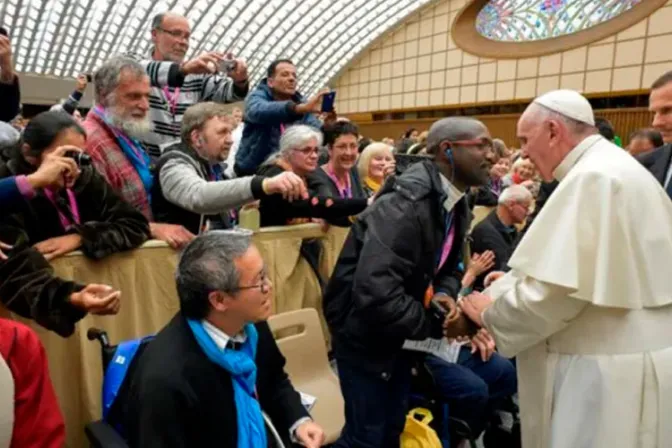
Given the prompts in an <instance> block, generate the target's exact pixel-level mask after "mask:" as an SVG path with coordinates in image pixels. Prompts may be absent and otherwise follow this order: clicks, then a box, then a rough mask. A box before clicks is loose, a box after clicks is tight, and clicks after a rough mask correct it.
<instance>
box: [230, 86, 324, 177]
mask: <svg viewBox="0 0 672 448" xmlns="http://www.w3.org/2000/svg"><path fill="white" fill-rule="evenodd" d="M291 102H294V103H297V104H298V103H302V102H304V101H303V97H302V96H301V94H299V93H298V92H297V93H296V94H295V95H294V97H293V98H292V101H276V100H274V99H273V92H272V91H271V88H270V87H268V84H267V83H266V79H265V78H264V79H262V80H261V81H260V82H259V84H258V85H257V87H256V88H255V89H254V91H253V92H252V93H250V94H249V95H248V96H247V99H246V100H245V117H244V120H245V127H244V128H243V137H242V139H241V141H240V147H239V148H238V152H236V173H237V174H238V175H251V174H254V173H255V172H256V171H257V168H258V167H259V165H261V164H262V163H263V162H264V160H266V159H267V158H268V156H270V155H271V154H273V153H274V152H276V151H277V150H278V149H279V147H280V134H281V126H284V127H287V126H291V125H293V124H307V125H309V126H313V127H315V128H317V129H320V127H321V126H322V123H320V120H318V119H317V118H316V117H315V116H314V115H313V114H306V115H301V114H296V113H294V112H292V111H291V109H290V103H291Z"/></svg>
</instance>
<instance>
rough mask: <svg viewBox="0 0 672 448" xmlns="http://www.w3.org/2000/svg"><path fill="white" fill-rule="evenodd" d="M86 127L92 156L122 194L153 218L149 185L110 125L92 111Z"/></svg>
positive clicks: (111, 183)
mask: <svg viewBox="0 0 672 448" xmlns="http://www.w3.org/2000/svg"><path fill="white" fill-rule="evenodd" d="M84 129H86V152H87V154H89V155H90V156H91V160H92V162H93V166H94V167H95V168H96V169H97V170H98V172H99V173H100V174H101V175H102V176H103V177H104V178H105V180H106V181H107V183H108V184H110V185H111V186H112V189H113V190H114V191H115V192H116V193H117V194H118V195H119V196H121V197H122V198H123V199H124V200H125V201H126V202H128V203H129V204H131V205H132V206H133V207H135V208H136V209H138V210H140V212H141V213H142V214H143V215H145V217H146V218H147V219H148V220H149V221H150V222H152V221H153V219H152V209H151V207H150V205H149V198H148V197H147V192H146V191H145V187H144V185H143V184H142V181H141V180H140V176H138V173H137V171H136V170H135V168H134V167H133V164H132V163H131V162H129V160H128V158H126V154H124V151H123V150H122V149H121V147H120V146H119V143H118V142H117V139H116V138H115V136H114V134H113V133H112V131H111V130H110V128H109V127H108V126H107V124H105V122H104V121H103V120H101V119H100V117H98V116H97V115H96V114H94V113H89V114H88V115H87V117H86V120H85V121H84Z"/></svg>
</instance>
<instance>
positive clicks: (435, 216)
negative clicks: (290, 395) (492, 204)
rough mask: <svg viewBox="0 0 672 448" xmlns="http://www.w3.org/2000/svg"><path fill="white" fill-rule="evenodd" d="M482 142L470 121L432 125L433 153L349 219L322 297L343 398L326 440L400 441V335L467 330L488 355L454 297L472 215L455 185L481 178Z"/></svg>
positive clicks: (404, 373)
mask: <svg viewBox="0 0 672 448" xmlns="http://www.w3.org/2000/svg"><path fill="white" fill-rule="evenodd" d="M491 145H492V142H491V139H490V135H489V133H488V130H487V128H486V127H485V126H484V125H483V123H481V122H479V121H477V120H474V119H471V118H465V117H454V118H446V119H443V120H440V121H438V122H436V123H434V125H433V126H432V127H431V129H430V131H429V136H428V139H427V152H428V154H430V155H432V156H433V161H424V162H421V163H416V164H414V165H412V166H410V167H409V168H408V169H407V170H406V171H405V172H404V173H403V174H402V175H400V176H396V177H395V178H394V179H393V181H388V182H387V183H386V184H385V186H384V187H383V188H382V190H381V191H380V192H379V195H378V199H377V200H376V201H375V202H374V203H373V205H372V206H370V207H369V208H368V209H367V210H366V211H364V212H363V213H362V214H361V215H360V216H359V218H358V219H357V221H355V223H354V224H353V225H352V230H351V231H350V235H349V236H348V239H347V240H346V242H345V245H344V246H343V250H342V251H341V254H340V257H339V260H338V263H337V265H336V268H335V269H334V272H333V275H332V277H331V279H330V282H329V285H328V286H327V290H326V292H325V297H324V314H325V317H326V319H327V323H328V324H329V328H330V330H331V334H332V348H333V353H334V356H335V358H336V361H337V366H338V372H339V377H340V380H341V381H340V383H341V390H342V392H343V397H344V399H345V419H346V423H345V427H344V428H343V432H342V433H341V438H340V439H339V440H338V442H337V443H336V444H335V446H337V447H339V448H346V447H352V448H354V447H357V448H384V447H391V446H399V437H400V434H401V432H402V431H403V428H404V421H405V415H406V412H407V411H408V394H409V389H410V381H411V369H412V364H413V363H414V362H415V361H414V358H415V357H414V356H413V352H410V351H406V350H403V349H402V346H403V344H404V342H405V341H406V340H424V339H426V338H429V337H432V338H441V337H442V330H443V331H445V334H446V335H449V336H451V337H456V336H466V335H471V336H473V339H472V345H473V349H474V350H478V351H480V352H481V355H482V357H483V360H484V361H485V360H488V359H489V358H490V357H491V356H492V353H493V351H494V342H493V340H492V338H491V337H490V336H489V335H488V334H487V332H482V331H481V332H478V333H476V334H474V330H473V328H474V327H473V326H470V325H469V324H468V322H467V320H466V318H465V317H464V316H462V315H461V313H460V311H459V310H458V309H457V307H456V304H455V299H456V298H457V296H458V292H459V290H460V280H459V278H460V276H461V274H460V273H459V272H458V265H459V263H460V261H461V258H462V245H463V242H464V239H465V236H466V233H467V231H468V230H469V226H470V221H471V218H470V215H471V214H470V211H469V206H468V204H467V200H466V198H465V195H464V192H465V191H466V190H467V189H468V188H469V187H471V186H478V185H483V184H485V182H487V180H488V172H489V168H490V164H489V162H488V160H487V158H488V155H489V152H490V151H492V148H491ZM421 359H422V357H420V360H421Z"/></svg>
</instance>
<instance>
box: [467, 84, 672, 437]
mask: <svg viewBox="0 0 672 448" xmlns="http://www.w3.org/2000/svg"><path fill="white" fill-rule="evenodd" d="M594 124H595V122H594V116H593V110H592V108H591V106H590V104H589V103H588V101H587V100H586V99H585V98H584V97H582V96H581V95H579V94H578V93H576V92H574V91H569V90H561V91H554V92H549V93H547V94H545V95H542V96H540V97H539V98H537V99H536V100H534V102H533V103H532V104H531V105H530V106H529V107H528V108H527V110H526V111H525V113H524V114H523V115H522V117H521V118H520V121H519V122H518V137H519V138H520V142H521V145H522V150H523V153H524V155H526V156H529V158H530V160H531V161H532V162H533V163H534V164H535V165H536V167H537V169H538V170H539V172H540V173H541V175H542V177H543V178H544V180H545V181H550V180H552V179H553V178H555V179H556V180H558V181H559V185H558V187H557V189H556V190H555V192H554V193H553V195H552V196H551V197H550V198H549V200H548V202H547V203H546V205H545V207H544V208H543V210H542V211H541V212H540V213H539V215H538V216H537V218H536V220H535V221H534V223H533V224H532V226H531V227H530V229H529V230H528V231H527V234H526V235H525V237H524V238H523V239H522V241H521V242H520V244H519V246H518V248H517V249H516V251H515V252H514V254H513V256H512V257H511V258H510V260H509V262H508V264H509V267H510V268H511V271H510V272H509V273H507V274H506V275H504V276H503V277H501V278H500V279H499V280H498V281H496V282H495V283H493V284H492V286H491V287H490V288H489V289H488V290H486V291H484V294H479V293H475V294H472V295H471V296H469V297H467V298H465V299H463V300H461V301H460V303H459V305H460V307H461V309H462V310H463V312H464V313H466V314H467V315H468V316H469V317H470V318H471V319H472V320H473V321H474V322H476V323H477V324H479V325H482V326H483V327H485V328H487V330H488V331H489V332H490V334H491V335H492V336H494V338H495V341H496V343H497V347H498V349H499V351H500V352H501V354H503V355H504V356H507V357H513V356H516V357H517V368H518V375H519V376H518V384H519V395H520V407H521V417H522V433H523V447H524V448H570V447H571V448H668V447H672V426H671V425H669V424H668V423H667V421H666V419H667V418H668V417H669V416H670V415H672V325H670V323H671V322H672V282H671V281H670V276H669V272H668V271H669V263H670V260H672V233H670V228H671V227H672V203H670V200H669V198H668V197H667V194H666V193H665V190H663V188H662V187H661V186H660V185H659V184H658V182H657V181H656V180H655V178H654V177H652V176H651V175H650V174H649V173H648V172H647V171H646V170H645V169H644V168H643V167H642V166H641V165H640V164H639V163H638V162H637V161H636V160H635V159H634V158H633V157H631V156H630V155H629V154H628V153H626V152H625V151H623V150H621V149H620V148H618V147H617V146H615V145H614V144H612V143H610V142H608V141H607V140H605V139H604V138H603V137H601V136H600V135H599V134H598V133H597V129H596V128H595V126H594Z"/></svg>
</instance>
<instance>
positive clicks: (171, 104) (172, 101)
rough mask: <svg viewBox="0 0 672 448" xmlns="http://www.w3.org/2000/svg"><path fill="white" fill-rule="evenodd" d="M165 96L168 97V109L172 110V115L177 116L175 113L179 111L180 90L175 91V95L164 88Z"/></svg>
mask: <svg viewBox="0 0 672 448" xmlns="http://www.w3.org/2000/svg"><path fill="white" fill-rule="evenodd" d="M163 94H164V95H165V96H166V102H167V103H168V109H169V110H170V113H171V115H173V116H175V111H176V110H177V100H178V98H179V97H180V88H179V87H177V88H176V89H175V93H170V90H168V87H164V88H163Z"/></svg>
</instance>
